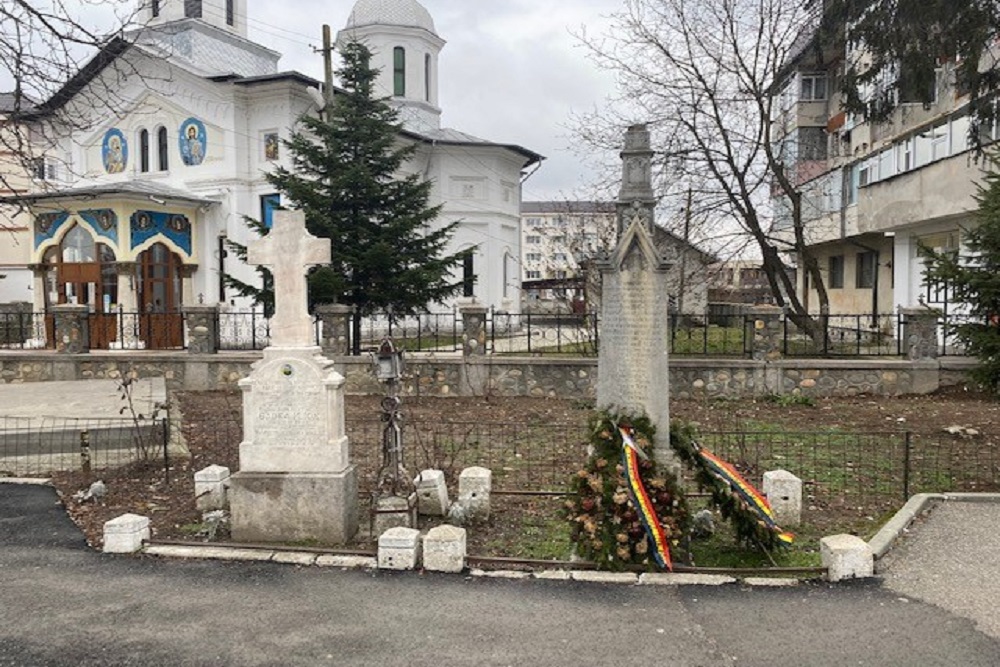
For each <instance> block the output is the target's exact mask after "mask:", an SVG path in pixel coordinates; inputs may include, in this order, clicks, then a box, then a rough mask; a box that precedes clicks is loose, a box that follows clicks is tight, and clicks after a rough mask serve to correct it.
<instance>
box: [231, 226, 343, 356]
mask: <svg viewBox="0 0 1000 667" xmlns="http://www.w3.org/2000/svg"><path fill="white" fill-rule="evenodd" d="M330 254H331V253H330V241H329V239H321V238H317V237H315V236H313V235H312V234H310V233H309V232H308V231H307V230H306V216H305V213H303V212H302V211H275V212H274V223H273V225H272V227H271V232H270V233H269V234H268V235H267V236H265V237H264V238H261V239H258V240H256V241H253V242H251V243H250V244H248V246H247V263H249V264H252V265H254V266H264V267H267V268H268V269H270V271H271V275H272V277H273V279H274V317H272V318H271V345H272V346H275V347H312V346H314V345H315V344H316V341H315V337H314V335H313V328H312V317H311V316H310V315H309V296H308V282H307V281H306V273H307V272H308V271H309V269H310V268H312V267H314V266H319V265H321V264H329V263H330Z"/></svg>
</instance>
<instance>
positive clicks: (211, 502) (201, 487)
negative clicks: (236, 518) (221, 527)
mask: <svg viewBox="0 0 1000 667" xmlns="http://www.w3.org/2000/svg"><path fill="white" fill-rule="evenodd" d="M229 477H230V473H229V468H226V467H225V466H217V465H211V466H208V467H207V468H205V469H204V470H199V471H198V472H196V473H195V474H194V496H195V506H196V507H197V508H198V509H200V510H201V511H203V512H207V511H211V510H222V509H226V508H227V507H229V499H228V493H227V489H228V488H229Z"/></svg>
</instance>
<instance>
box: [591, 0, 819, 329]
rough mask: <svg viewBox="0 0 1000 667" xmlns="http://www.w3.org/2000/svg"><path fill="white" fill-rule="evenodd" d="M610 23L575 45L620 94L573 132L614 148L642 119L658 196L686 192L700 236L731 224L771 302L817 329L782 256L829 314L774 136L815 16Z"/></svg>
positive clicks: (679, 1)
mask: <svg viewBox="0 0 1000 667" xmlns="http://www.w3.org/2000/svg"><path fill="white" fill-rule="evenodd" d="M613 18H614V25H613V28H612V29H611V32H610V33H609V34H608V35H605V36H603V37H594V36H588V35H586V34H584V35H581V39H582V41H583V42H584V44H585V45H586V46H587V47H588V49H589V52H590V54H591V56H592V58H593V59H594V60H595V62H596V63H597V64H598V65H599V66H600V67H603V68H606V69H609V70H612V71H614V72H615V73H616V74H617V77H618V85H619V90H618V94H617V96H616V98H615V99H613V100H610V101H609V102H610V104H609V105H608V107H607V108H604V109H599V110H596V111H594V112H592V113H590V114H587V115H585V116H583V117H580V118H578V119H577V123H576V125H577V133H578V134H579V135H580V136H581V138H582V139H583V140H584V141H585V142H586V143H587V144H588V145H590V146H593V147H601V148H612V147H615V148H616V147H617V146H618V145H619V142H620V139H621V136H622V131H623V129H624V128H625V127H627V126H628V125H630V124H633V123H635V122H644V123H648V124H649V125H650V128H651V130H653V132H654V141H655V142H656V144H657V146H656V148H657V149H658V156H659V158H658V159H659V160H660V164H659V167H660V179H661V183H660V186H659V187H660V194H661V195H662V196H663V197H664V198H667V199H669V198H670V197H675V198H677V199H680V198H681V197H683V196H684V195H685V194H686V192H687V191H688V189H691V190H692V191H693V193H694V201H695V207H696V209H697V211H698V213H697V215H696V216H695V219H700V220H703V221H707V222H706V223H705V224H707V225H709V226H705V224H703V225H702V227H701V229H699V230H697V238H698V240H702V241H705V240H711V237H712V236H722V235H724V234H725V233H726V229H727V227H732V223H736V225H738V227H739V231H740V232H741V235H742V236H743V238H744V239H745V238H750V239H752V241H753V244H754V245H755V246H756V248H757V249H758V251H759V254H760V256H761V258H762V266H763V270H764V272H765V274H766V276H767V280H768V283H769V285H770V288H771V290H772V292H773V294H774V298H775V301H776V303H778V304H779V305H781V306H786V307H787V308H788V309H789V311H790V315H791V317H792V318H793V320H794V321H795V322H796V324H797V325H799V326H800V327H802V328H803V329H804V330H806V331H807V332H813V331H815V324H814V321H813V320H812V318H811V317H810V316H809V313H808V312H807V308H806V306H805V304H804V303H803V302H802V301H801V299H800V298H799V297H798V295H797V293H796V289H795V284H794V281H793V278H792V277H791V276H790V275H789V273H788V272H787V271H786V268H785V265H784V262H783V261H782V254H783V253H792V254H794V255H796V256H797V258H798V260H799V261H800V262H801V268H802V269H803V270H804V271H805V272H806V273H807V275H808V280H809V281H810V283H811V285H812V287H813V288H814V289H816V290H817V293H818V296H819V304H820V309H821V311H822V312H824V313H825V312H828V309H829V304H828V298H827V293H826V289H825V284H824V280H823V275H822V274H821V271H820V268H819V263H818V262H817V261H816V259H815V258H814V257H813V255H812V253H811V252H810V248H809V236H810V234H809V230H808V224H809V219H808V218H809V216H808V215H807V213H806V212H805V211H804V207H803V194H802V191H801V187H800V179H799V177H798V174H797V173H796V170H795V169H794V168H793V160H794V157H793V155H794V153H791V154H790V152H789V151H788V148H789V146H788V145H787V143H784V142H782V141H780V140H779V137H778V136H777V133H775V132H774V130H775V128H776V127H778V123H780V122H781V118H780V116H781V111H782V109H781V108H780V106H779V104H778V99H779V97H780V96H779V95H778V92H779V90H780V86H781V84H782V83H783V81H784V79H785V78H786V76H787V71H786V70H787V67H788V66H789V64H790V63H791V62H792V61H793V60H794V58H795V57H796V56H797V54H798V53H799V51H800V50H801V49H800V46H799V45H800V43H801V40H802V36H803V35H808V34H809V30H810V28H811V27H812V26H815V25H816V22H817V19H816V17H815V16H814V15H813V14H812V13H811V12H810V10H809V9H808V8H804V7H803V3H802V2H800V1H799V0H699V1H698V2H690V1H688V0H625V1H624V5H623V8H622V9H621V10H620V11H618V12H617V13H616V14H615V15H614V16H613ZM676 208H679V207H676ZM729 221H732V222H729ZM693 238H695V237H694V236H693ZM713 245H714V246H715V247H714V248H713V249H717V248H718V243H715V244H713Z"/></svg>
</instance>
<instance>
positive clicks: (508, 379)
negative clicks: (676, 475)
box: [0, 351, 975, 400]
mask: <svg viewBox="0 0 1000 667" xmlns="http://www.w3.org/2000/svg"><path fill="white" fill-rule="evenodd" d="M259 358H260V354H259V353H253V352H248V353H235V352H234V353H220V354H206V355H198V354H188V353H166V352H164V353H157V352H102V353H91V354H78V355H67V354H61V355H60V354H55V353H53V352H45V351H12V352H0V383H17V382H41V381H47V380H87V379H115V378H119V377H122V375H124V374H127V373H135V374H136V375H137V376H138V377H163V378H164V379H165V380H166V383H167V386H168V388H170V389H171V390H208V389H220V388H229V389H235V388H236V387H237V382H239V380H240V378H242V377H245V376H246V375H247V374H249V372H250V365H251V364H252V363H253V362H255V361H256V360H257V359H259ZM335 362H336V364H337V368H338V370H339V371H340V372H341V373H343V374H344V375H345V377H346V378H347V391H348V392H349V393H356V394H363V393H380V392H381V387H380V386H379V385H378V383H377V382H376V381H375V379H374V377H373V376H372V373H371V369H370V362H369V360H368V358H367V357H337V358H336V359H335ZM974 365H975V360H973V359H964V358H945V359H939V360H924V361H906V360H900V359H846V360H827V359H781V360H777V361H766V360H751V359H672V360H671V365H670V375H671V377H670V389H671V394H672V395H673V396H675V397H678V398H693V397H706V398H714V397H718V398H722V397H728V398H736V397H743V396H765V395H770V394H804V395H807V396H813V397H821V396H854V395H858V394H870V395H874V396H899V395H903V394H925V393H930V392H932V391H935V390H937V389H939V388H941V387H947V386H955V385H960V384H962V383H963V382H965V380H966V372H967V371H968V370H969V369H970V368H971V367H973V366H974ZM406 371H407V379H406V381H405V382H404V384H403V391H404V393H405V394H406V395H409V396H487V395H494V396H534V397H539V398H541V397H551V398H569V399H580V400H591V399H593V398H594V396H595V392H596V387H597V359H593V358H587V359H580V358H574V359H560V358H544V357H496V356H478V357H476V356H474V357H465V358H463V357H460V356H444V355H442V356H438V357H432V356H428V357H419V358H418V357H409V358H407V367H406Z"/></svg>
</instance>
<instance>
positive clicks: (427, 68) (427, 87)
mask: <svg viewBox="0 0 1000 667" xmlns="http://www.w3.org/2000/svg"><path fill="white" fill-rule="evenodd" d="M424 99H425V100H427V101H428V102H430V101H431V54H429V53H425V54H424Z"/></svg>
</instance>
